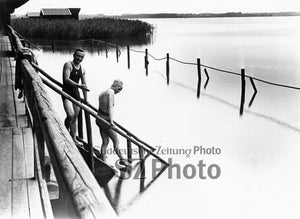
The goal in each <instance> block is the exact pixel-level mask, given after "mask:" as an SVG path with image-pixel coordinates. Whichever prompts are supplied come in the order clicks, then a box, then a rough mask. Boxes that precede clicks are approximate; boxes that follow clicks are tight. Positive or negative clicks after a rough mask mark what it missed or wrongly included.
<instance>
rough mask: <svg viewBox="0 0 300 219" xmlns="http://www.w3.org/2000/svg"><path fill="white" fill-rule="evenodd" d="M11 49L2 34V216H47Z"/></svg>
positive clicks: (0, 112)
mask: <svg viewBox="0 0 300 219" xmlns="http://www.w3.org/2000/svg"><path fill="white" fill-rule="evenodd" d="M10 50H11V47H10V43H9V40H8V37H7V36H3V35H1V34H0V54H1V61H0V65H1V66H0V173H1V174H0V185H1V186H0V218H44V213H43V207H42V202H41V195H40V189H39V182H38V181H37V179H36V178H34V144H33V135H32V130H31V128H29V126H28V119H27V116H26V113H25V103H24V101H23V100H22V99H18V98H17V92H16V91H15V90H14V71H15V70H14V65H15V62H14V59H13V58H12V57H9V51H10Z"/></svg>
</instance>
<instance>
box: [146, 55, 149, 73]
mask: <svg viewBox="0 0 300 219" xmlns="http://www.w3.org/2000/svg"><path fill="white" fill-rule="evenodd" d="M148 64H149V62H148V49H145V69H146V76H148Z"/></svg>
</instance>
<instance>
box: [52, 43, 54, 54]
mask: <svg viewBox="0 0 300 219" xmlns="http://www.w3.org/2000/svg"><path fill="white" fill-rule="evenodd" d="M52 52H53V53H54V42H53V41H52Z"/></svg>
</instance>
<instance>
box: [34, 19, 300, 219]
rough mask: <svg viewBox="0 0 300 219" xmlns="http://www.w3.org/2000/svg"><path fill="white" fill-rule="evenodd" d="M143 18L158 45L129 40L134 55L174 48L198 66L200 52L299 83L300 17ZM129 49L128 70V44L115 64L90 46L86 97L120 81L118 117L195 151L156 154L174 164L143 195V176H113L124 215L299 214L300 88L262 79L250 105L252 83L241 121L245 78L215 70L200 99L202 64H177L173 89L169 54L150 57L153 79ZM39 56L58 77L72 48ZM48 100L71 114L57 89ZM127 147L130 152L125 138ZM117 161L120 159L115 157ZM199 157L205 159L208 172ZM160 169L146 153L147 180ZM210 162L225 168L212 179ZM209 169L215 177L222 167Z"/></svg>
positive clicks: (205, 58) (142, 133)
mask: <svg viewBox="0 0 300 219" xmlns="http://www.w3.org/2000/svg"><path fill="white" fill-rule="evenodd" d="M146 21H147V22H149V23H152V24H153V25H154V26H155V27H156V32H155V35H154V38H153V43H152V44H149V45H136V46H134V45H133V46H131V48H132V49H134V50H136V51H144V50H145V48H147V49H148V51H149V53H150V54H151V55H153V56H155V57H156V58H163V57H165V56H166V53H169V54H170V56H171V57H173V58H176V59H178V60H181V61H185V62H191V63H196V60H197V58H200V59H201V63H202V64H205V65H209V66H213V67H216V68H221V69H225V70H229V71H233V72H237V73H240V71H241V69H242V68H244V69H245V70H246V74H247V75H250V76H254V77H258V78H261V79H264V80H268V81H272V82H276V83H282V84H289V85H293V86H298V87H300V74H299V70H300V66H299V63H300V57H299V54H300V48H299V44H298V39H299V36H300V31H299V24H300V18H299V17H262V18H260V17H255V18H201V19H198V18H194V19H146ZM130 54H131V69H130V70H128V69H127V57H126V48H122V49H121V56H120V60H119V63H118V64H117V62H116V56H115V51H114V50H112V49H111V50H110V52H109V53H108V58H106V54H105V52H104V51H99V53H98V51H97V49H96V48H94V50H88V51H87V52H86V57H85V60H84V62H83V64H84V66H85V69H86V71H87V81H88V85H89V88H90V89H91V92H90V94H89V101H90V102H91V103H92V104H94V105H97V97H98V95H99V93H100V91H101V90H103V89H106V88H108V87H109V86H110V85H111V83H112V81H113V79H115V78H120V79H122V80H123V81H124V89H123V91H122V92H121V93H120V94H118V95H117V96H116V100H115V119H116V120H117V121H118V122H119V123H121V124H122V125H124V126H125V127H127V128H128V129H129V130H131V131H132V132H133V133H135V134H136V135H137V136H139V137H140V138H142V139H144V140H145V141H147V142H148V143H149V144H151V145H153V146H157V148H159V147H158V146H161V148H163V149H171V148H172V149H178V150H181V151H183V150H184V151H185V152H187V151H188V150H191V151H192V152H191V154H190V155H189V156H187V155H186V154H176V153H175V152H174V151H173V152H170V151H169V152H166V153H162V152H157V153H160V155H161V156H162V157H164V158H165V159H166V160H167V159H169V158H170V159H172V160H170V161H171V162H172V164H175V166H172V168H169V169H168V170H166V171H165V172H164V173H163V174H162V175H161V176H160V177H159V178H158V179H157V180H156V181H155V182H154V183H152V184H151V186H149V187H148V188H147V190H146V191H145V192H144V193H143V194H142V195H141V196H139V195H138V194H139V192H140V191H141V190H143V189H141V188H142V187H143V186H142V187H141V183H140V182H141V181H140V180H130V181H126V180H124V181H119V180H118V179H117V178H116V179H115V180H113V181H112V183H111V184H110V185H109V187H110V190H109V192H107V193H106V194H108V195H109V193H110V195H109V196H110V198H111V200H113V201H112V202H113V203H114V205H115V208H116V210H117V211H118V213H119V215H120V216H121V218H139V217H141V215H143V218H165V217H173V218H179V217H189V218H200V217H201V218H205V219H208V218H221V217H222V218H299V216H300V214H299V211H298V206H299V202H300V201H299V196H300V189H299V183H300V176H299V172H300V171H299V166H300V159H299V152H300V149H299V144H297V142H299V140H300V117H299V115H298V114H299V106H300V95H299V94H300V91H297V90H291V89H286V88H279V87H275V86H270V85H266V84H263V83H258V82H256V87H257V89H258V94H257V97H256V99H255V100H254V102H253V105H252V107H251V108H248V106H247V104H248V102H249V101H250V99H251V96H252V93H253V89H252V88H251V85H250V82H249V81H247V85H246V87H247V89H246V106H245V113H244V115H243V116H242V117H240V116H239V102H240V78H239V77H237V76H233V75H228V74H224V73H220V72H217V71H212V70H208V72H209V75H210V81H209V84H208V86H207V88H206V90H204V89H203V84H202V93H201V96H200V98H199V99H197V98H196V91H195V89H196V85H197V68H196V66H195V65H184V64H180V63H177V62H175V61H170V76H171V83H170V85H169V86H167V85H166V81H165V64H166V63H165V60H162V61H156V60H154V59H152V58H151V57H149V76H148V77H146V76H145V69H144V63H143V62H144V54H142V53H137V52H133V51H131V53H130ZM37 55H38V60H39V64H40V66H41V67H42V68H43V69H44V70H46V71H47V72H49V73H51V75H53V77H55V78H57V79H58V80H60V81H61V73H62V66H63V64H64V62H65V61H67V60H71V59H72V56H71V51H70V50H68V51H55V52H54V53H53V52H52V51H49V50H46V49H45V50H43V51H40V52H37ZM202 72H203V69H202ZM202 77H203V78H204V79H205V76H204V75H203V76H202ZM49 92H50V91H49ZM50 96H51V99H52V101H53V103H54V105H55V108H56V109H57V112H58V114H59V116H60V117H61V118H64V116H65V115H64V111H63V109H62V104H61V99H60V97H57V96H56V95H55V94H53V93H52V92H50ZM93 130H94V135H93V138H94V142H96V144H97V145H100V144H101V139H100V136H99V134H98V133H97V128H96V127H95V126H94V127H93ZM121 146H122V147H123V148H126V142H124V141H122V144H121ZM195 146H198V147H200V146H202V147H203V148H212V147H215V148H219V149H220V150H221V153H220V154H218V155H217V154H216V155H212V154H203V153H200V152H199V151H197V152H194V151H193V150H194V149H195ZM115 160H116V156H115V155H111V156H110V157H109V159H108V161H109V162H111V163H114V161H115ZM200 161H202V162H203V163H204V164H206V166H205V167H204V168H203V169H202V170H203V172H201V171H200V170H199V166H198V164H199V162H200ZM176 164H179V165H180V166H179V167H178V165H176ZM155 165H158V164H156V163H152V161H151V159H148V162H147V164H146V166H147V168H146V179H145V182H144V183H145V184H146V185H147V183H149V182H151V180H152V178H153V177H152V171H153V168H154V167H157V166H155ZM210 165H217V166H218V167H220V170H221V172H220V176H219V177H218V178H216V179H211V178H210V177H209V175H208V169H209V166H210ZM184 170H186V171H185V172H184ZM194 170H196V172H195V173H194ZM211 170H212V173H213V174H215V175H216V173H217V172H216V168H212V169H211ZM187 176H188V177H187ZM190 176H193V177H190ZM203 176H206V179H203ZM189 178H191V179H189Z"/></svg>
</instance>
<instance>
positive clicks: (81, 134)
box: [77, 109, 83, 139]
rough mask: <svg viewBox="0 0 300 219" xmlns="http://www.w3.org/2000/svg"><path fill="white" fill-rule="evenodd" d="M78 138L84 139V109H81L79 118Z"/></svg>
mask: <svg viewBox="0 0 300 219" xmlns="http://www.w3.org/2000/svg"><path fill="white" fill-rule="evenodd" d="M77 127H78V136H79V138H81V139H83V124H82V109H80V111H79V114H78V117H77Z"/></svg>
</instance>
